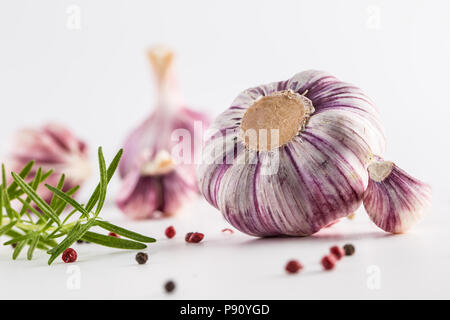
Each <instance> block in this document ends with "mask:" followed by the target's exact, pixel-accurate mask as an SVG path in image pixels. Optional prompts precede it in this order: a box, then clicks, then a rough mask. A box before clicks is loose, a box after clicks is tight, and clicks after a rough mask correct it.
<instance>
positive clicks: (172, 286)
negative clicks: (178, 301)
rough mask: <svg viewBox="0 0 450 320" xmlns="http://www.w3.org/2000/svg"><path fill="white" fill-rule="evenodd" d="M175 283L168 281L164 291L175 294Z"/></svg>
mask: <svg viewBox="0 0 450 320" xmlns="http://www.w3.org/2000/svg"><path fill="white" fill-rule="evenodd" d="M175 287H176V286H175V282H173V281H167V282H166V284H165V285H164V289H165V290H166V292H167V293H171V292H173V290H175Z"/></svg>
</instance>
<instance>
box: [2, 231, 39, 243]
mask: <svg viewBox="0 0 450 320" xmlns="http://www.w3.org/2000/svg"><path fill="white" fill-rule="evenodd" d="M36 235H39V233H38V232H31V233H27V234H24V235H20V236H18V237H16V238H12V239H11V240H9V241H6V242H5V243H4V244H3V245H4V246H9V245H10V244H14V243H19V242H20V241H24V240H29V239H31V238H33V237H35V236H36Z"/></svg>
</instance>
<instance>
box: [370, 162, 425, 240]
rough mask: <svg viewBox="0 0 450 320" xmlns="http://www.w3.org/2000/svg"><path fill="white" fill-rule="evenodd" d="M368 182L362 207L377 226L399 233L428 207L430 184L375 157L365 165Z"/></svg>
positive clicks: (418, 217)
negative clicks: (366, 166)
mask: <svg viewBox="0 0 450 320" xmlns="http://www.w3.org/2000/svg"><path fill="white" fill-rule="evenodd" d="M368 171H369V185H368V187H367V189H366V191H365V193H364V199H363V203H364V208H365V209H366V211H367V213H368V214H369V217H370V219H371V220H372V221H373V222H374V223H375V224H376V225H377V226H378V227H380V228H381V229H383V230H384V231H387V232H391V233H402V232H405V231H407V230H408V229H410V228H411V227H412V226H414V225H415V224H416V223H417V222H418V221H419V220H420V219H421V218H422V217H423V216H424V215H426V214H427V213H428V212H429V210H430V206H431V187H430V186H429V185H427V184H425V183H423V182H421V181H419V180H417V179H416V178H414V177H412V176H410V175H409V174H408V173H406V172H405V171H403V170H402V169H400V168H399V167H397V166H396V165H395V164H394V163H393V162H391V161H383V160H382V159H381V158H379V157H376V158H375V160H374V161H373V162H372V163H371V164H370V165H369V167H368Z"/></svg>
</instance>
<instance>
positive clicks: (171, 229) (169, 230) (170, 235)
mask: <svg viewBox="0 0 450 320" xmlns="http://www.w3.org/2000/svg"><path fill="white" fill-rule="evenodd" d="M165 234H166V237H167V238H169V239H172V238H173V237H175V235H176V234H177V232H176V231H175V228H174V227H173V226H170V227H167V229H166V231H165Z"/></svg>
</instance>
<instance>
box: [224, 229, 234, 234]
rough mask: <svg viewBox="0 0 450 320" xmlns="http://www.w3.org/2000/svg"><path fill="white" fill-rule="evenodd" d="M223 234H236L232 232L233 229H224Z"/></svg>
mask: <svg viewBox="0 0 450 320" xmlns="http://www.w3.org/2000/svg"><path fill="white" fill-rule="evenodd" d="M222 232H223V233H229V234H233V233H234V231H233V230H231V229H229V228H225V229H223V230H222Z"/></svg>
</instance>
